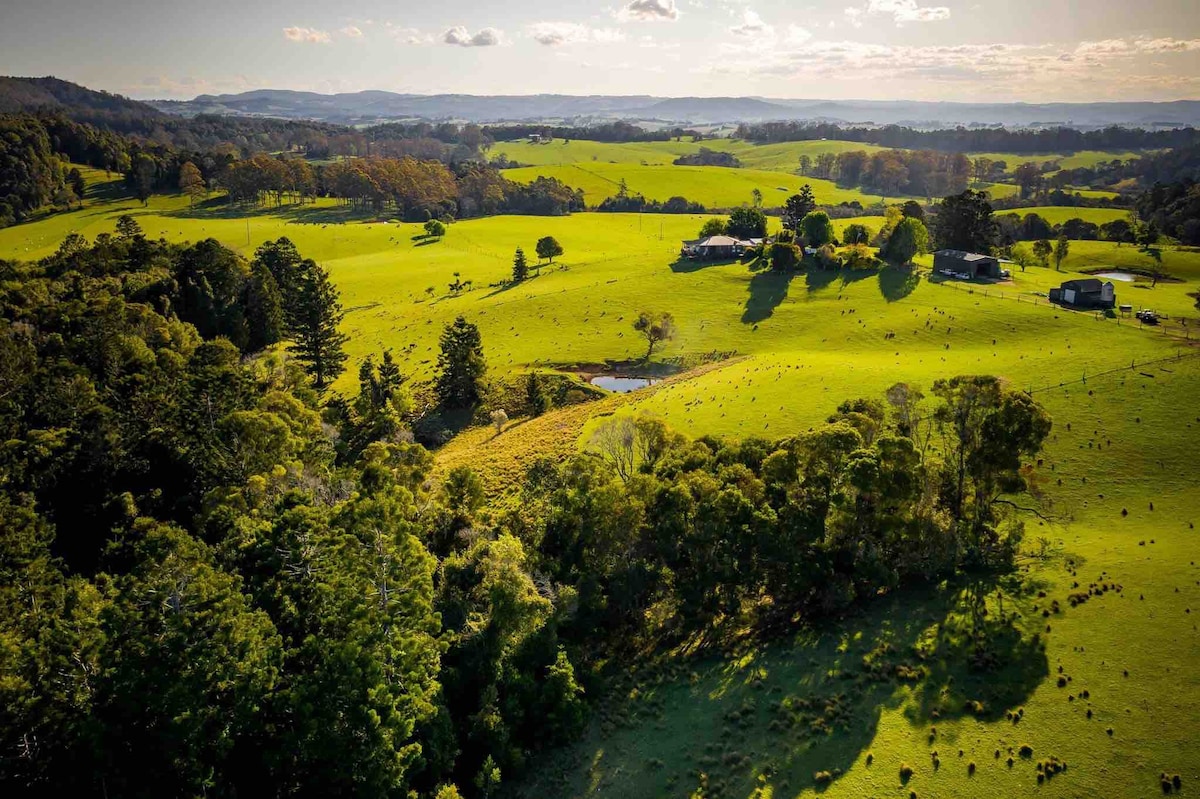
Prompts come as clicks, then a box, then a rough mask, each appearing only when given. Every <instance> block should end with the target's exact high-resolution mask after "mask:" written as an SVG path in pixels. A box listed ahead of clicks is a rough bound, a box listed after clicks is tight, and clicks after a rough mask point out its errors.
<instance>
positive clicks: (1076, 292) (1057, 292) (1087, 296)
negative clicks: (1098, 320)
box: [1050, 277, 1117, 308]
mask: <svg viewBox="0 0 1200 799" xmlns="http://www.w3.org/2000/svg"><path fill="white" fill-rule="evenodd" d="M1050 302H1057V303H1058V304H1059V305H1069V306H1071V307H1072V308H1113V307H1115V306H1116V304H1117V292H1116V288H1115V287H1114V286H1113V284H1112V281H1111V280H1110V281H1108V282H1107V283H1104V282H1101V281H1100V279H1099V278H1094V277H1088V278H1082V279H1080V280H1068V281H1066V282H1065V283H1063V284H1062V286H1060V287H1059V288H1056V289H1050Z"/></svg>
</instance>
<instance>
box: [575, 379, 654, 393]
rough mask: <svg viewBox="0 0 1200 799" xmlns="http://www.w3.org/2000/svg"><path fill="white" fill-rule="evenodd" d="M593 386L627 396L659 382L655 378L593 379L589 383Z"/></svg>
mask: <svg viewBox="0 0 1200 799" xmlns="http://www.w3.org/2000/svg"><path fill="white" fill-rule="evenodd" d="M588 382H589V383H591V384H592V385H593V386H597V387H599V388H602V389H604V390H605V391H615V392H617V393H618V394H627V393H628V392H630V391H637V390H638V389H639V388H645V387H646V386H652V385H654V384H655V383H657V382H659V381H658V379H657V378H653V377H604V376H600V377H593V378H592V379H591V380H589V381H588Z"/></svg>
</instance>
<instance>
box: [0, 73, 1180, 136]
mask: <svg viewBox="0 0 1200 799" xmlns="http://www.w3.org/2000/svg"><path fill="white" fill-rule="evenodd" d="M56 109H58V110H63V111H67V110H70V111H71V114H72V116H73V117H74V118H76V119H78V120H79V121H89V122H91V121H96V122H101V121H104V120H106V119H114V118H119V119H124V120H128V119H131V118H136V119H139V120H141V121H142V122H143V123H145V124H148V125H150V124H169V122H168V120H171V119H176V120H178V119H179V117H193V116H197V115H200V114H216V115H222V116H231V117H258V118H270V119H284V120H312V121H319V122H329V123H337V124H344V125H354V124H367V123H372V122H385V121H389V120H415V119H423V120H430V121H443V120H445V121H454V122H480V123H485V122H493V123H495V122H544V123H550V124H560V123H561V124H569V125H573V126H582V125H587V124H589V123H591V122H608V121H612V120H615V119H623V120H628V121H631V122H638V123H641V124H644V125H648V126H653V125H656V124H657V125H696V126H706V125H717V124H721V123H736V122H764V121H772V120H781V121H782V120H805V121H812V122H827V123H834V124H854V125H906V126H910V127H914V128H925V129H930V128H939V127H940V128H945V127H956V126H959V125H963V126H972V125H977V126H997V125H1003V126H1005V127H1009V128H1029V127H1059V126H1065V127H1072V128H1079V129H1084V130H1087V129H1093V128H1100V127H1106V126H1108V125H1122V126H1126V127H1142V128H1149V129H1157V128H1176V127H1183V126H1192V127H1200V101H1195V100H1180V101H1176V102H1167V103H1046V104H1030V103H934V102H913V101H907V100H788V99H777V98H764V97H654V96H650V95H616V96H607V95H579V96H577V95H566V94H532V95H492V96H479V95H470V94H432V95H422V94H397V93H395V92H386V91H365V92H353V93H344V94H317V93H315V92H296V91H287V90H282V89H260V90H257V91H251V92H243V93H241V94H221V95H210V94H203V95H200V96H199V97H196V98H195V99H194V100H186V101H177V100H148V101H144V102H141V101H137V100H130V99H127V98H125V97H121V96H120V95H116V94H110V93H108V92H96V91H92V90H90V89H87V88H84V87H82V86H78V85H76V84H74V83H69V82H67V81H63V80H59V79H57V78H6V77H0V113H4V112H13V111H23V110H24V111H28V110H56Z"/></svg>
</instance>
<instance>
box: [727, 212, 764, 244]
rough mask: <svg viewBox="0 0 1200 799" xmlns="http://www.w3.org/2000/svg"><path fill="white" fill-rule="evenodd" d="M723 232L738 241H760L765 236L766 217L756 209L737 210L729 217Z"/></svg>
mask: <svg viewBox="0 0 1200 799" xmlns="http://www.w3.org/2000/svg"><path fill="white" fill-rule="evenodd" d="M725 232H726V233H728V234H729V235H730V236H733V237H734V238H738V239H761V238H764V237H765V236H766V235H767V217H766V215H765V214H764V213H763V212H762V210H761V209H758V208H737V209H735V210H734V212H733V213H731V214H730V215H729V222H728V223H726V225H725Z"/></svg>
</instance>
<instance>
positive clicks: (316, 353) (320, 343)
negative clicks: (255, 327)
mask: <svg viewBox="0 0 1200 799" xmlns="http://www.w3.org/2000/svg"><path fill="white" fill-rule="evenodd" d="M299 268H300V280H299V285H298V287H297V293H296V301H295V313H294V314H293V315H292V323H293V328H292V331H291V333H292V339H293V342H292V345H291V350H292V352H293V353H295V357H296V360H298V361H300V362H301V363H302V364H304V365H305V368H306V369H307V370H308V373H309V374H310V375H312V378H313V385H314V386H316V388H318V389H322V388H324V387H325V386H327V385H329V383H330V382H332V381H333V380H334V379H336V378H337V376H338V375H340V374H341V373H342V369H343V368H344V367H345V363H346V353H345V351H344V350H343V349H342V347H343V345H344V344H345V343H346V335H345V334H344V333H342V332H341V331H340V330H339V329H338V326H339V325H340V324H341V323H342V317H344V316H345V314H344V313H343V312H342V304H341V302H340V301H339V292H338V290H337V289H336V288H335V287H334V285H333V283H332V282H331V281H330V280H329V273H328V272H326V271H325V270H324V269H322V268H321V267H320V266H318V265H317V264H316V263H314V262H313V261H304V262H303V263H301V264H300V267H299Z"/></svg>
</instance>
